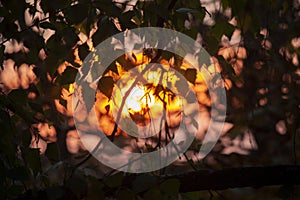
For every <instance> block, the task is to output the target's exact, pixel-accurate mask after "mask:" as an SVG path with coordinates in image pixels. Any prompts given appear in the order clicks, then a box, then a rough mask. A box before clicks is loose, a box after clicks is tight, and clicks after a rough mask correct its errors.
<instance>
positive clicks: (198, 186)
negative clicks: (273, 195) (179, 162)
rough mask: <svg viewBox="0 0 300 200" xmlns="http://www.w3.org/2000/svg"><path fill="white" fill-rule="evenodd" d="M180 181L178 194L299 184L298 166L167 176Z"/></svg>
mask: <svg viewBox="0 0 300 200" xmlns="http://www.w3.org/2000/svg"><path fill="white" fill-rule="evenodd" d="M170 178H177V179H179V181H180V192H191V191H199V190H223V189H228V188H240V187H261V186H268V185H295V184H300V166H269V167H243V168H228V169H222V170H201V171H196V172H190V173H186V174H182V175H175V176H169V177H168V178H167V179H170Z"/></svg>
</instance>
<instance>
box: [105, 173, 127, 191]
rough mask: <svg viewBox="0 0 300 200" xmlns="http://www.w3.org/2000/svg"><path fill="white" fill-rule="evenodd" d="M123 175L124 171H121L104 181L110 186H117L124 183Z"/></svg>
mask: <svg viewBox="0 0 300 200" xmlns="http://www.w3.org/2000/svg"><path fill="white" fill-rule="evenodd" d="M123 177H124V174H123V173H122V172H119V173H117V174H114V175H112V176H110V177H108V178H107V179H106V180H105V181H104V182H105V184H106V185H107V186H108V187H111V188H115V187H118V186H120V185H121V184H122V181H123Z"/></svg>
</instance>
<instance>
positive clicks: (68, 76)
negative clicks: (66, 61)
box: [55, 66, 78, 85]
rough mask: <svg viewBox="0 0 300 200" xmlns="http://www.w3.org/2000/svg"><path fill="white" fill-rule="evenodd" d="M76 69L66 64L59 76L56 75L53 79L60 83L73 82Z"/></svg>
mask: <svg viewBox="0 0 300 200" xmlns="http://www.w3.org/2000/svg"><path fill="white" fill-rule="evenodd" d="M77 72H78V70H77V69H76V68H74V67H71V66H67V68H66V69H65V71H64V72H63V73H62V75H61V76H58V77H57V79H56V80H55V82H56V83H59V84H60V85H65V84H71V83H74V81H75V78H76V75H77Z"/></svg>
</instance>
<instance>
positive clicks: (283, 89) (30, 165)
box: [0, 0, 300, 199]
mask: <svg viewBox="0 0 300 200" xmlns="http://www.w3.org/2000/svg"><path fill="white" fill-rule="evenodd" d="M299 8H300V2H299V1H297V0H295V1H292V0H266V1H259V0H254V1H246V0H240V1H234V0H221V1H218V0H212V1H210V0H205V1H204V0H203V1H201V2H200V1H198V0H191V1H190V0H182V1H176V0H170V1H165V0H153V1H151V0H148V1H134V0H132V1H121V0H120V1H112V0H77V1H74V0H64V1H60V0H32V1H29V0H28V1H25V0H1V1H0V38H1V39H0V65H1V72H0V80H1V83H0V84H1V85H0V87H1V94H0V116H1V117H0V133H1V134H0V137H1V139H0V143H1V145H0V159H1V162H0V198H1V199H7V198H8V199H15V198H17V199H104V198H105V197H106V198H107V199H109V198H117V199H176V198H181V199H240V198H243V199H257V198H259V199H262V198H263V199H296V198H297V197H296V196H298V197H299V191H297V189H299V188H297V187H295V186H281V187H279V186H278V187H263V188H260V189H257V188H256V189H253V188H245V189H228V190H224V191H202V192H197V191H195V192H190V193H184V194H179V185H180V182H179V181H178V180H176V179H170V180H167V181H165V182H158V181H157V179H156V176H150V175H141V176H137V178H135V179H134V180H133V182H132V184H130V185H129V186H128V187H126V185H125V186H124V184H123V185H122V178H123V176H124V175H123V174H122V173H116V174H114V175H112V176H108V175H107V174H106V175H105V176H104V178H101V179H100V180H99V179H98V177H99V174H97V172H95V170H92V169H94V168H97V166H98V165H97V164H95V163H97V162H96V161H95V160H93V158H92V157H90V156H89V155H87V153H86V152H85V151H84V148H83V147H81V144H80V141H79V137H78V135H77V133H76V131H75V130H74V122H73V121H72V113H71V112H70V105H69V104H68V101H70V98H71V95H72V87H73V86H72V83H73V82H74V79H75V76H76V73H77V71H78V69H79V68H80V67H81V64H82V62H83V60H84V58H85V57H86V56H87V55H88V53H89V52H91V50H92V49H93V48H94V47H96V46H97V44H99V43H101V42H102V41H104V40H105V39H107V38H108V37H110V36H112V35H114V34H116V33H119V32H122V31H124V30H126V29H132V28H136V27H148V26H154V27H165V28H169V29H173V30H177V31H180V32H182V33H184V34H187V35H188V36H190V37H192V38H193V39H195V40H197V41H199V42H200V43H201V44H202V45H203V46H204V48H205V49H206V50H207V51H208V52H209V54H210V55H211V56H213V58H214V60H215V62H216V63H217V66H218V67H219V69H220V71H221V73H222V77H223V79H224V82H225V87H226V91H227V102H228V105H227V109H228V111H227V119H226V121H227V122H228V123H230V124H232V125H233V128H231V129H229V130H228V131H226V133H224V135H223V137H222V138H221V139H220V141H219V142H218V144H217V145H216V146H215V148H214V149H213V151H212V152H211V153H210V154H209V155H208V156H207V157H206V158H205V159H204V160H203V161H202V164H201V166H202V167H203V169H222V168H225V167H243V166H270V165H271V166H272V165H279V164H297V160H298V159H299V158H298V157H299V155H300V148H299V145H300V141H299V140H300V139H299V134H298V133H299V124H300V123H299V122H300V118H299V113H300V112H299V108H300V107H299V106H300V105H299V103H300V101H299V98H300V88H299V86H300V68H299V54H300V10H299ZM123 62H124V65H130V61H129V60H126V59H125V60H123ZM125 63H127V64H125ZM111 70H112V71H113V70H114V69H111ZM104 93H105V92H104ZM208 107H209V106H208ZM297 134H298V135H297ZM297 155H298V156H297ZM102 175H103V174H102ZM102 177H103V176H102ZM204 181H205V180H204ZM191 184H192V183H191ZM297 192H298V193H297ZM245 194H247V196H245Z"/></svg>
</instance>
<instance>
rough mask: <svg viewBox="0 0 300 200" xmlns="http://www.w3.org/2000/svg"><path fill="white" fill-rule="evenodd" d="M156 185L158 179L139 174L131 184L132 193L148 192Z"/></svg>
mask: <svg viewBox="0 0 300 200" xmlns="http://www.w3.org/2000/svg"><path fill="white" fill-rule="evenodd" d="M157 183H158V179H157V178H156V177H154V176H151V175H149V174H141V175H139V176H137V177H136V179H135V180H134V181H133V183H132V185H133V186H132V187H133V191H134V192H135V193H140V192H144V191H146V190H149V189H150V188H152V187H153V186H155V185H156V184H157Z"/></svg>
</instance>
